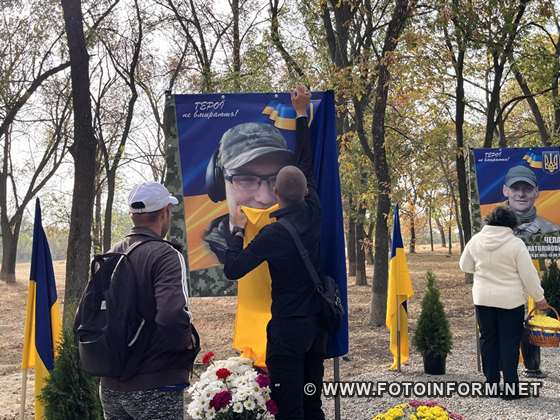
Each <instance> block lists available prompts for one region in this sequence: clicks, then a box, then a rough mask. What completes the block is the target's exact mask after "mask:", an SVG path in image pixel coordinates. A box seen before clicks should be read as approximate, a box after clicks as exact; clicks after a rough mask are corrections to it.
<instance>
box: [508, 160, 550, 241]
mask: <svg viewBox="0 0 560 420" xmlns="http://www.w3.org/2000/svg"><path fill="white" fill-rule="evenodd" d="M503 194H504V196H506V198H507V199H508V202H507V204H508V206H509V207H510V208H511V209H512V210H513V211H515V214H517V217H518V218H519V221H520V225H519V227H517V229H516V230H515V235H516V236H518V237H520V238H523V239H527V238H529V237H530V236H533V235H536V234H543V233H550V232H557V231H560V226H558V225H556V224H554V223H552V222H551V221H549V220H547V219H545V218H544V217H541V216H538V215H537V210H536V209H535V206H534V204H535V200H536V199H537V197H538V196H539V187H538V185H537V177H536V175H535V173H534V172H533V171H532V170H531V169H530V168H528V167H526V166H522V165H518V166H514V167H513V168H511V169H510V170H509V171H508V172H507V173H506V177H505V180H504V186H503Z"/></svg>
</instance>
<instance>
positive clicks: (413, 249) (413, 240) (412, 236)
mask: <svg viewBox="0 0 560 420" xmlns="http://www.w3.org/2000/svg"><path fill="white" fill-rule="evenodd" d="M414 219H415V217H414V212H413V213H412V215H411V216H410V244H409V245H408V252H409V253H410V254H416V226H415V221H414Z"/></svg>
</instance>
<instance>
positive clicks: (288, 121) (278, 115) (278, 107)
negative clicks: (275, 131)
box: [262, 100, 314, 131]
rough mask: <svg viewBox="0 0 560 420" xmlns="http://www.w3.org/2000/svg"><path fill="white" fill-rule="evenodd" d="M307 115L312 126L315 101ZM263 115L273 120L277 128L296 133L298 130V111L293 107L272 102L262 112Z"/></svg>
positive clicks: (310, 105)
mask: <svg viewBox="0 0 560 420" xmlns="http://www.w3.org/2000/svg"><path fill="white" fill-rule="evenodd" d="M307 114H308V116H309V117H308V123H309V125H310V126H311V122H312V121H313V114H314V104H313V101H311V103H310V104H309V109H308V113H307ZM262 115H263V116H266V117H267V118H268V119H269V120H271V121H272V122H273V123H274V126H275V127H276V128H280V129H282V130H289V131H295V129H296V117H297V115H296V110H295V109H294V108H293V107H292V105H286V104H283V103H282V102H280V101H278V100H272V101H270V102H269V103H267V104H266V106H265V107H264V109H263V111H262Z"/></svg>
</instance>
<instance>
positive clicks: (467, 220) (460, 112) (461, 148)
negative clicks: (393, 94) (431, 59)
mask: <svg viewBox="0 0 560 420" xmlns="http://www.w3.org/2000/svg"><path fill="white" fill-rule="evenodd" d="M464 62H465V48H464V46H463V47H462V49H461V51H459V53H458V57H457V70H456V71H457V86H456V89H455V93H456V95H457V101H456V103H455V137H456V144H457V155H456V156H455V167H456V170H457V186H458V189H459V203H460V207H461V227H462V228H463V234H464V237H465V241H466V242H468V241H469V240H470V239H471V236H472V227H471V215H470V208H469V189H468V185H467V165H466V159H465V154H466V153H467V152H466V150H465V140H464V131H463V125H464V122H465V89H464V79H463V69H464Z"/></svg>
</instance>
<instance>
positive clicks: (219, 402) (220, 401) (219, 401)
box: [210, 391, 231, 411]
mask: <svg viewBox="0 0 560 420" xmlns="http://www.w3.org/2000/svg"><path fill="white" fill-rule="evenodd" d="M230 402H231V393H230V392H229V391H220V392H218V393H217V394H216V395H214V397H213V398H212V401H210V407H212V408H213V409H214V410H216V411H219V410H221V409H222V408H225V407H227V405H228V404H229V403H230Z"/></svg>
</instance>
